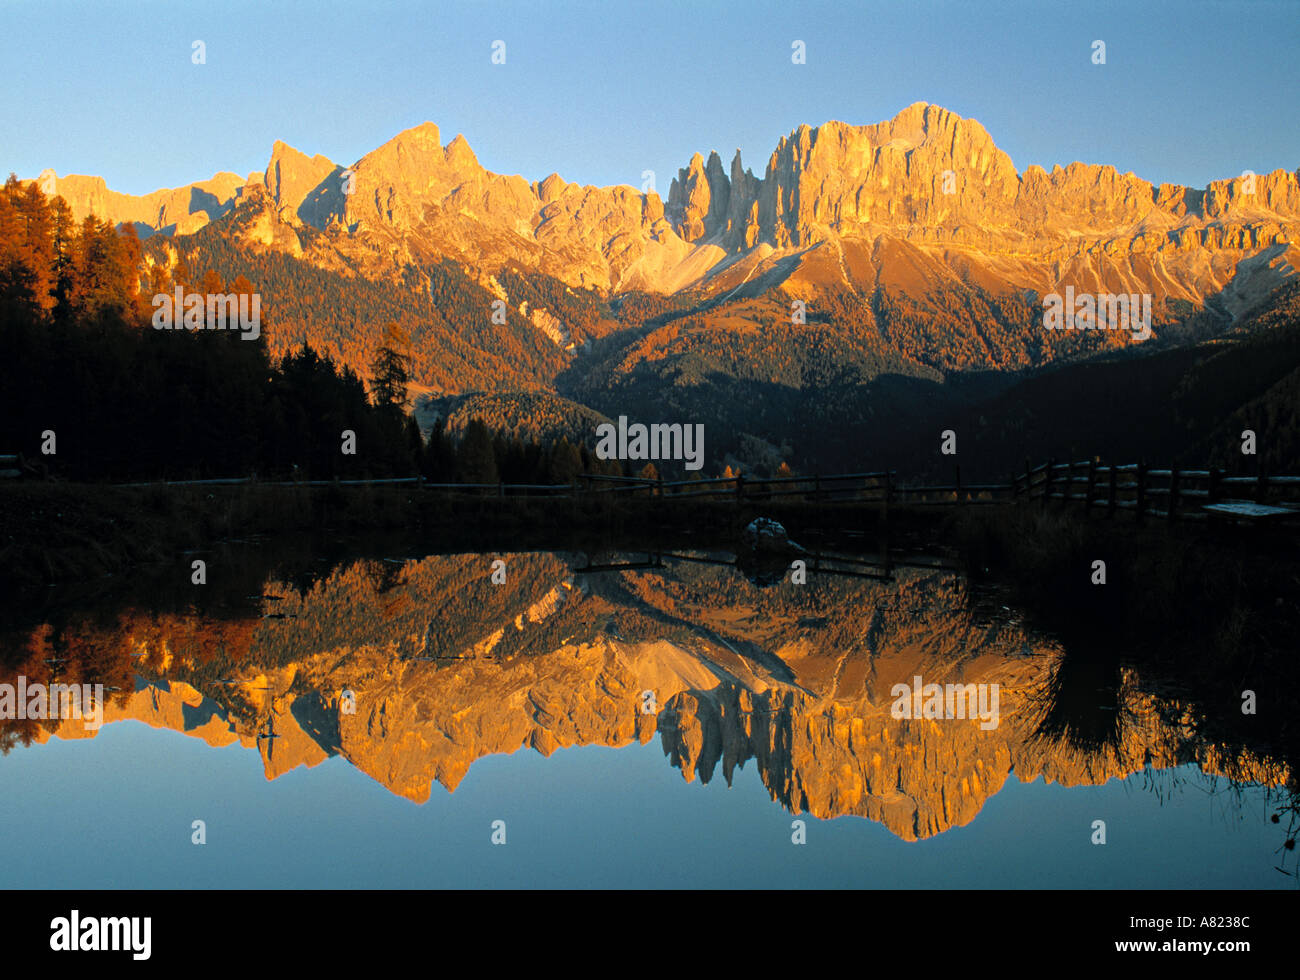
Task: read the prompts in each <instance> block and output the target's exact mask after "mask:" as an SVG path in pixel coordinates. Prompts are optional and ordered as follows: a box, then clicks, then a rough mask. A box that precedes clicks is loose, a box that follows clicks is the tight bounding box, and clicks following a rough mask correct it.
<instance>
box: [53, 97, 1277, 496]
mask: <svg viewBox="0 0 1300 980" xmlns="http://www.w3.org/2000/svg"><path fill="white" fill-rule="evenodd" d="M1249 163H1250V161H1249V160H1247V159H1243V160H1242V167H1243V168H1246V167H1247V166H1248V165H1249ZM48 183H49V182H48V180H47V192H48V189H49V188H48ZM52 189H53V191H54V192H55V193H57V194H58V195H60V196H62V197H63V198H64V199H65V200H66V201H67V202H68V204H69V205H70V207H71V209H72V212H73V215H74V216H75V217H76V218H78V219H82V218H84V217H86V216H88V215H94V216H96V217H98V218H101V219H106V220H108V221H111V222H113V223H115V224H123V223H125V224H130V225H132V226H133V227H134V228H135V230H136V232H137V233H138V234H139V236H140V237H141V238H142V239H144V259H145V263H146V270H145V277H146V279H147V280H148V279H150V278H152V279H153V280H156V281H157V282H160V283H161V282H170V281H171V278H172V277H173V276H174V273H175V272H176V270H177V269H180V268H184V269H187V270H190V271H191V272H192V273H193V274H194V275H195V276H197V275H200V274H202V273H203V272H204V271H206V270H209V269H211V270H215V272H216V273H217V274H218V275H220V276H221V277H222V279H223V280H224V281H226V282H230V281H232V280H234V279H235V278H236V277H238V276H243V277H245V279H247V280H248V281H249V282H250V283H252V284H254V285H255V286H256V288H257V290H258V292H259V293H260V295H261V300H262V309H263V315H264V321H265V322H264V325H263V328H262V330H263V333H264V334H265V336H266V338H267V342H268V344H269V345H270V347H271V350H272V352H273V353H276V354H284V353H287V352H289V351H290V350H292V349H294V348H296V347H298V346H300V345H301V344H302V343H303V342H304V341H306V342H308V343H310V345H311V346H312V347H313V348H315V349H317V350H320V351H323V352H326V353H328V354H329V355H330V356H331V357H333V358H334V359H335V360H337V361H339V362H342V363H344V364H347V365H349V366H351V367H353V368H354V369H356V370H357V371H359V372H364V370H365V369H366V366H367V365H368V364H369V363H370V362H371V361H372V359H373V358H374V356H375V354H376V351H377V350H378V348H379V347H380V346H381V345H382V344H383V343H384V331H383V325H384V324H386V323H388V322H391V321H395V322H396V323H397V324H399V326H400V327H401V328H402V329H403V330H404V331H405V333H406V334H407V335H409V338H410V353H411V355H412V364H413V371H412V377H413V380H414V381H415V382H416V387H415V392H416V394H417V395H418V396H419V404H418V413H419V416H420V418H421V421H422V422H424V423H426V424H428V423H430V422H431V421H432V420H433V419H435V418H437V417H439V416H448V417H450V420H451V423H452V425H453V427H455V426H462V427H463V425H464V424H465V423H466V422H467V421H468V419H469V417H470V416H472V415H477V416H478V417H480V418H483V419H484V420H485V421H487V422H488V423H489V424H490V425H492V426H494V427H496V428H506V429H514V430H516V431H518V430H524V431H528V432H530V433H531V434H533V435H535V436H536V435H541V436H549V435H554V434H557V433H559V432H564V433H565V434H566V435H569V437H570V438H579V439H581V440H583V441H584V442H586V443H587V444H588V445H593V444H594V440H595V429H596V426H597V425H598V424H600V423H601V422H603V421H606V420H609V419H612V418H617V416H618V415H620V414H624V415H627V416H630V417H636V418H641V419H646V420H656V419H669V420H686V421H689V422H691V423H699V424H703V425H704V426H705V428H706V430H707V432H708V452H709V459H708V461H707V462H706V465H705V470H706V472H707V473H710V474H711V473H713V472H715V471H716V470H720V469H721V468H722V466H723V465H724V464H732V465H739V466H740V467H742V468H744V469H755V470H758V471H770V470H772V469H774V468H775V467H776V466H778V465H779V463H780V462H782V461H785V462H788V463H790V464H791V465H794V466H796V467H803V468H813V467H814V466H815V467H818V468H823V469H826V468H829V469H834V468H836V467H839V466H845V465H852V466H860V465H863V464H864V463H871V462H873V461H874V462H879V463H881V464H887V465H890V466H896V467H898V468H899V469H903V468H908V469H910V470H913V471H924V470H926V469H927V468H931V467H937V466H939V465H940V458H939V457H938V454H937V446H938V433H939V432H940V430H942V429H947V428H952V429H955V430H957V431H958V432H959V433H960V432H965V433H968V434H969V439H970V441H969V442H967V443H966V444H965V445H964V446H963V451H964V452H963V455H964V456H965V457H966V458H970V456H966V453H965V450H966V449H968V448H971V447H978V449H979V450H980V451H979V452H978V453H977V454H973V455H975V456H976V457H977V458H976V459H972V462H971V466H972V472H973V473H976V474H978V473H979V472H980V471H981V470H983V471H985V472H988V473H992V474H997V475H999V476H1003V477H1004V476H1005V475H1006V473H1007V471H1008V470H1009V469H1010V467H1012V466H1013V465H1015V464H1016V463H1019V462H1021V461H1022V460H1023V458H1024V455H1025V454H1029V455H1032V456H1037V455H1048V454H1056V455H1064V454H1066V453H1071V452H1087V453H1089V454H1092V453H1102V454H1112V455H1123V456H1125V457H1126V458H1128V457H1131V456H1132V455H1133V454H1141V453H1143V452H1144V451H1150V452H1151V453H1152V454H1153V455H1157V456H1159V457H1161V458H1164V459H1169V458H1170V457H1171V456H1172V457H1174V459H1172V460H1171V461H1175V462H1176V461H1178V460H1179V459H1183V458H1186V459H1195V460H1197V461H1200V462H1204V461H1205V460H1206V459H1207V457H1210V458H1214V457H1216V455H1217V454H1219V453H1221V452H1223V453H1226V449H1225V448H1224V447H1226V446H1227V440H1225V439H1224V438H1222V436H1223V433H1224V432H1227V431H1230V430H1232V429H1233V427H1234V426H1236V425H1237V424H1238V422H1240V421H1242V420H1243V419H1245V420H1246V421H1250V419H1251V418H1254V417H1255V416H1257V415H1267V417H1268V418H1269V419H1270V425H1271V426H1272V428H1271V430H1270V431H1271V433H1272V435H1271V438H1270V439H1269V440H1267V442H1268V449H1267V452H1268V453H1269V454H1271V455H1270V458H1269V459H1268V460H1266V463H1267V464H1268V465H1269V466H1274V465H1277V466H1285V465H1287V464H1291V465H1292V466H1294V465H1295V463H1296V462H1297V461H1298V460H1300V419H1297V408H1296V405H1297V403H1298V402H1300V399H1296V398H1295V397H1294V395H1295V393H1296V391H1297V390H1298V389H1300V339H1298V338H1300V334H1297V327H1296V313H1297V310H1300V287H1297V285H1296V280H1295V274H1296V269H1297V268H1298V267H1300V261H1298V258H1300V247H1298V246H1297V242H1298V241H1300V174H1298V173H1297V172H1296V171H1283V170H1276V171H1274V172H1272V173H1261V174H1258V175H1254V174H1251V173H1249V172H1248V171H1247V172H1245V173H1243V174H1242V175H1241V176H1234V177H1231V178H1228V179H1224V180H1218V181H1214V182H1212V183H1211V184H1210V185H1209V186H1208V187H1205V188H1203V189H1202V188H1190V187H1182V186H1175V185H1169V184H1160V185H1155V184H1151V183H1148V182H1146V181H1145V180H1142V179H1141V178H1139V177H1137V176H1135V175H1134V174H1132V173H1126V174H1122V173H1119V172H1118V171H1117V170H1116V169H1115V168H1113V167H1110V166H1105V165H1094V164H1083V163H1072V164H1070V165H1069V166H1065V167H1062V166H1056V167H1054V168H1053V169H1052V170H1051V171H1050V172H1048V171H1045V170H1043V169H1042V168H1040V167H1037V166H1030V167H1028V168H1027V169H1025V170H1024V171H1018V170H1017V169H1016V167H1015V165H1014V164H1013V162H1012V161H1011V159H1010V157H1008V155H1007V154H1006V153H1004V152H1003V151H1002V150H1000V149H999V148H998V147H997V145H996V144H995V143H994V141H993V138H992V137H991V136H990V135H989V133H987V132H986V131H985V130H984V128H983V127H982V126H981V125H980V124H979V123H978V122H976V121H975V120H973V119H964V118H962V117H960V116H958V115H956V114H955V113H953V112H950V111H948V110H947V109H944V108H942V107H939V106H936V105H928V104H925V103H916V104H914V105H911V106H908V107H907V108H905V109H903V110H902V111H901V112H900V113H898V115H896V116H895V117H894V118H893V119H890V120H887V121H885V122H880V123H877V124H875V125H865V126H855V125H848V124H845V123H841V122H827V123H824V124H823V125H820V126H816V127H813V126H800V127H799V128H797V129H795V130H794V131H793V132H791V133H790V134H789V135H788V136H786V137H784V138H782V139H781V140H780V141H779V143H778V144H777V145H776V147H775V149H773V151H772V153H771V155H770V156H769V157H768V159H767V161H766V162H765V164H764V166H763V169H762V175H761V176H757V175H755V173H754V171H753V170H752V169H749V168H746V166H745V165H744V164H743V162H742V161H741V158H740V154H739V152H737V153H736V154H735V156H734V157H733V158H732V159H731V161H730V163H729V164H726V163H724V162H723V158H722V157H721V156H720V155H719V154H718V153H716V152H713V153H710V154H709V155H708V156H707V157H705V156H704V155H702V154H698V153H697V154H696V155H695V156H694V157H692V158H691V159H690V160H689V161H688V162H687V163H686V166H684V167H683V168H682V169H681V170H680V171H679V172H678V173H677V175H676V177H675V178H674V179H673V180H672V183H671V187H670V189H669V191H668V195H667V199H666V200H665V199H663V198H661V197H660V196H659V195H658V194H656V193H655V192H653V191H649V192H646V193H643V192H641V191H638V190H636V189H634V188H632V187H629V186H615V187H603V188H600V187H592V186H584V185H580V184H577V183H571V182H568V181H566V180H565V179H564V178H563V177H561V176H560V175H559V174H554V173H553V174H551V175H550V176H549V177H546V178H545V179H543V180H539V181H534V182H529V181H528V180H525V179H524V178H523V177H520V176H506V175H501V174H496V173H492V172H490V171H488V170H485V169H484V168H483V167H482V166H480V165H479V163H478V160H477V159H476V157H475V155H474V152H473V150H471V148H470V145H469V143H468V142H467V140H466V139H465V138H464V137H463V136H456V137H455V138H454V139H452V140H450V141H449V142H447V143H446V144H445V145H444V143H443V138H442V135H441V134H440V133H439V130H438V128H437V127H436V126H435V125H433V124H432V123H424V124H422V125H419V126H417V127H415V128H413V129H410V130H407V131H406V132H403V133H400V134H399V135H397V136H395V137H394V138H393V139H392V140H390V141H389V142H387V143H385V144H384V145H383V146H381V147H379V148H378V149H376V150H374V151H373V152H371V153H369V154H367V155H366V156H364V157H362V158H361V159H360V160H358V161H356V162H354V163H352V164H351V165H350V166H346V165H343V164H340V163H336V162H334V161H332V160H329V159H326V158H325V157H323V156H319V155H318V156H307V155H306V154H304V153H302V152H300V151H298V150H296V149H294V148H293V147H290V146H287V145H285V144H284V143H280V142H277V143H276V144H275V145H274V146H273V148H272V151H271V158H270V161H269V162H268V163H267V166H266V169H265V171H264V172H261V173H253V174H250V175H248V176H247V177H240V176H238V175H236V174H232V173H224V172H223V173H218V174H216V175H215V176H214V177H212V178H211V179H209V180H205V181H200V182H198V183H195V184H191V185H188V186H185V187H180V188H175V189H171V190H160V191H157V192H155V193H152V194H148V195H145V196H143V197H134V196H130V195H125V194H120V193H116V192H114V191H111V190H110V189H109V188H108V187H107V185H106V183H105V181H104V179H103V178H99V177H85V176H63V177H55V178H54V180H53V188H52ZM145 285H146V286H147V285H148V283H147V282H146V283H145ZM1067 289H1070V290H1073V291H1074V293H1089V294H1126V295H1141V296H1150V298H1151V304H1152V305H1151V309H1152V313H1151V318H1152V329H1151V333H1152V336H1151V337H1149V338H1148V339H1145V340H1141V341H1138V340H1137V339H1136V335H1135V334H1134V333H1132V332H1128V331H1122V330H1084V331H1077V330H1076V331H1049V330H1046V329H1044V326H1043V301H1044V297H1047V296H1049V295H1052V294H1063V293H1065V292H1066V290H1067ZM146 291H150V290H147V289H146ZM799 309H802V310H805V311H806V313H805V315H804V316H800V315H798V313H797V312H795V313H794V314H793V315H792V310H794V311H797V310H799ZM494 312H496V313H497V315H496V316H495V317H494V315H493V314H494ZM502 314H504V315H502ZM800 320H803V321H804V322H799V321H800ZM501 321H504V322H501ZM1207 413H1208V415H1207ZM1252 413H1253V414H1252ZM1202 415H1205V416H1206V418H1201V416H1202ZM1210 416H1212V418H1210ZM1137 419H1140V420H1141V424H1135V420H1137ZM1207 421H1208V422H1209V423H1210V424H1208V425H1207V424H1204V423H1206V422H1207ZM1085 422H1086V424H1085ZM1220 430H1222V431H1220ZM1238 431H1239V430H1238ZM918 433H919V434H920V435H921V437H920V438H918ZM1226 458H1227V457H1226V456H1225V459H1226ZM963 462H965V459H964V460H963Z"/></svg>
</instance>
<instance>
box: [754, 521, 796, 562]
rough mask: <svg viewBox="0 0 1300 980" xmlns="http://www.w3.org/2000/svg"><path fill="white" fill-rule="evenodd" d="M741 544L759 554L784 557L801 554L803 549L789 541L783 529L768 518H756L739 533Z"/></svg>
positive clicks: (779, 524) (788, 536) (778, 523)
mask: <svg viewBox="0 0 1300 980" xmlns="http://www.w3.org/2000/svg"><path fill="white" fill-rule="evenodd" d="M740 540H741V544H743V545H744V547H745V549H746V550H748V551H753V552H758V553H759V554H768V555H784V554H795V553H802V552H803V550H804V549H803V548H801V547H800V546H799V545H797V544H795V543H794V542H793V541H791V540H790V535H789V534H787V533H786V530H785V527H784V526H783V525H782V524H781V523H780V522H778V521H774V520H772V519H771V518H770V517H756V518H754V519H753V520H752V521H750V522H749V526H748V527H746V528H745V530H744V531H742V532H741V537H740Z"/></svg>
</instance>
